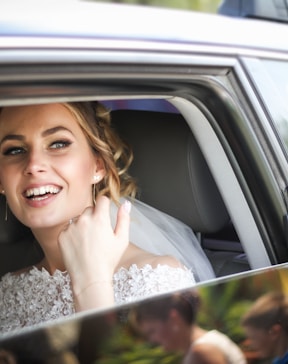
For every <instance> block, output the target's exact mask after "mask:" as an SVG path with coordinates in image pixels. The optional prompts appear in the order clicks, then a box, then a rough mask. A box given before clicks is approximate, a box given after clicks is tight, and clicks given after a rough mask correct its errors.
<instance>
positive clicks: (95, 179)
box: [92, 174, 100, 206]
mask: <svg viewBox="0 0 288 364" xmlns="http://www.w3.org/2000/svg"><path fill="white" fill-rule="evenodd" d="M93 179H94V181H95V183H93V186H92V199H93V205H94V206H95V205H96V183H97V182H98V181H99V179H100V177H99V176H98V175H97V174H95V176H93Z"/></svg>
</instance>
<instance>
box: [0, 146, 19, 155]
mask: <svg viewBox="0 0 288 364" xmlns="http://www.w3.org/2000/svg"><path fill="white" fill-rule="evenodd" d="M23 153H25V149H24V148H22V147H9V148H7V149H5V150H4V151H3V152H2V154H3V155H7V156H8V155H19V154H23Z"/></svg>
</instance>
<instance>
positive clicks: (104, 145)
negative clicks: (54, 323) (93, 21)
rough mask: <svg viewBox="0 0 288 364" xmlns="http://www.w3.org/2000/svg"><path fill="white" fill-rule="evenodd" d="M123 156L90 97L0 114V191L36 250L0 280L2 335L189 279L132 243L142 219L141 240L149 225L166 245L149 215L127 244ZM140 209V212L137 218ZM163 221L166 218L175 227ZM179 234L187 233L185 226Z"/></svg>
mask: <svg viewBox="0 0 288 364" xmlns="http://www.w3.org/2000/svg"><path fill="white" fill-rule="evenodd" d="M131 160H132V156H131V154H130V152H129V149H128V147H127V146H126V145H125V144H123V142H122V141H121V140H120V139H119V137H118V136H117V135H116V134H115V132H114V131H113V130H112V128H111V127H110V118H109V113H108V112H107V111H106V110H105V109H104V108H103V106H102V105H101V104H99V103H96V102H87V103H71V104H46V105H32V106H19V107H7V108H3V109H2V110H1V111H0V185H1V190H2V193H3V194H4V195H5V196H6V199H7V203H8V206H9V208H10V209H11V211H12V212H13V214H14V215H15V216H16V218H17V219H18V220H19V221H20V222H21V223H23V224H24V225H26V226H28V227H29V228H30V229H31V231H32V233H33V235H34V237H35V239H36V240H37V242H38V243H39V244H40V246H41V248H42V250H43V252H44V258H43V260H42V261H40V262H39V263H38V264H37V265H35V266H32V267H27V268H25V269H24V270H21V271H18V272H14V273H8V274H6V275H5V276H4V277H3V278H2V281H1V283H0V328H1V331H2V332H5V331H9V330H12V329H19V328H21V327H23V326H27V325H33V324H36V323H39V322H42V321H47V320H51V319H55V318H58V317H61V316H66V315H70V314H73V313H75V312H77V311H83V310H86V309H94V308H101V307H105V306H110V305H113V304H114V303H121V302H126V301H131V300H134V299H137V298H138V299H139V298H141V297H146V296H148V295H152V294H156V293H161V292H165V291H169V290H173V289H178V288H183V287H187V286H191V285H193V284H194V283H195V280H194V276H193V273H192V272H191V271H190V270H189V269H187V268H186V267H185V266H184V265H183V264H182V263H181V262H180V261H178V259H176V258H174V257H173V256H171V255H154V254H152V253H150V252H148V251H146V250H144V249H142V248H141V247H139V246H137V245H139V244H137V239H138V235H141V233H142V235H143V231H142V232H141V229H142V230H143V229H145V228H147V226H149V231H148V230H147V231H146V234H148V235H149V239H153V233H152V231H153V228H154V231H156V232H157V233H158V235H157V234H155V235H154V236H155V239H156V237H157V240H158V243H159V244H161V245H162V246H164V247H165V246H167V245H169V239H167V238H165V237H164V238H161V237H160V238H159V236H160V235H161V234H160V235H159V228H158V227H157V226H156V225H155V224H154V225H153V223H152V222H151V223H150V225H151V226H152V227H151V226H150V225H147V224H146V223H145V224H144V222H143V226H142V227H141V224H139V226H140V228H138V226H136V234H134V237H133V242H130V237H129V226H130V210H131V202H132V204H133V205H134V206H133V209H132V214H133V213H134V212H133V210H136V211H137V208H136V207H135V206H137V200H134V199H133V196H134V195H135V184H134V181H133V179H132V178H131V177H130V176H129V175H128V174H127V169H128V167H129V164H130V162H131ZM111 201H112V206H111V207H112V210H113V211H114V215H115V221H114V222H112V223H111V211H110V202H111ZM147 208H148V211H149V207H147V206H146V209H147ZM159 214H161V215H163V216H162V219H163V218H164V219H165V214H162V213H160V212H159ZM112 215H113V214H112ZM139 216H140V219H141V218H142V215H141V213H140V212H138V215H137V219H138V222H139ZM143 218H144V216H143ZM167 218H168V217H167ZM137 219H132V220H134V221H132V225H135V224H136V225H137V221H136V222H135V220H137ZM171 219H172V218H171ZM171 219H170V220H167V221H169V222H170V224H171V221H172V222H173V223H174V224H175V226H178V229H181V228H182V227H181V224H180V223H179V222H177V221H176V220H175V221H174V220H173V219H172V220H171ZM177 224H178V225H177ZM179 224H180V225H179ZM179 226H180V227H179ZM137 229H138V230H137ZM139 229H140V230H139ZM134 230H135V229H134ZM139 233H140V234H139ZM160 233H161V232H160ZM186 236H187V238H188V239H190V240H191V241H192V240H193V239H195V237H194V235H193V233H192V231H190V232H189V233H187V229H186ZM135 237H136V238H135ZM134 238H135V239H134ZM144 244H145V243H144ZM142 245H143V243H142ZM163 254H165V252H163ZM194 259H197V260H198V261H201V262H203V270H205V269H207V270H208V271H210V269H211V266H210V265H209V263H208V261H207V258H206V257H204V253H201V252H195V256H194Z"/></svg>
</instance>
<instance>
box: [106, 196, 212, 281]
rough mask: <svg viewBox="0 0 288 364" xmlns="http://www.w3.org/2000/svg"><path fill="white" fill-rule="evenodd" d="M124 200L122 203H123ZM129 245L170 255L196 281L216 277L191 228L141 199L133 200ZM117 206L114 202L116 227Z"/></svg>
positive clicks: (122, 200)
mask: <svg viewBox="0 0 288 364" xmlns="http://www.w3.org/2000/svg"><path fill="white" fill-rule="evenodd" d="M123 202H124V199H121V200H120V203H123ZM131 202H132V210H131V223H130V242H131V243H133V244H134V245H136V246H138V247H139V248H141V249H144V250H146V251H148V252H150V253H153V254H156V255H171V256H174V257H175V258H177V259H178V260H179V261H180V262H181V263H182V264H184V265H185V266H186V267H187V268H188V269H190V270H191V271H192V273H193V274H194V278H195V280H196V282H199V281H205V280H209V279H212V278H215V274H214V271H213V268H212V266H211V264H210V262H209V260H208V258H207V257H206V255H205V253H204V251H203V250H202V248H201V246H200V243H199V241H198V240H197V238H196V236H195V234H194V233H193V231H192V230H191V229H190V227H189V226H187V225H185V224H184V223H182V222H181V221H179V220H177V219H175V218H173V217H172V216H169V215H167V214H166V213H164V212H161V211H159V210H157V209H155V208H153V207H151V206H149V205H147V204H145V203H143V202H141V201H139V200H136V199H133V200H132V201H131ZM116 214H117V207H116V205H115V204H114V203H111V220H112V224H113V225H115V221H116Z"/></svg>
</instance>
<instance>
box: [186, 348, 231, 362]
mask: <svg viewBox="0 0 288 364" xmlns="http://www.w3.org/2000/svg"><path fill="white" fill-rule="evenodd" d="M186 359H187V361H186V362H187V363H192V362H193V363H195V364H225V363H226V362H227V361H226V358H225V355H224V353H223V352H222V351H221V350H220V349H219V348H217V347H216V346H215V345H213V344H210V343H201V344H200V343H199V344H197V345H192V347H191V349H190V351H189V354H188V355H187V358H186Z"/></svg>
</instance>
